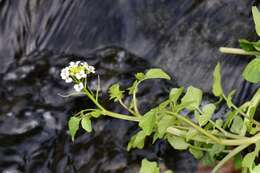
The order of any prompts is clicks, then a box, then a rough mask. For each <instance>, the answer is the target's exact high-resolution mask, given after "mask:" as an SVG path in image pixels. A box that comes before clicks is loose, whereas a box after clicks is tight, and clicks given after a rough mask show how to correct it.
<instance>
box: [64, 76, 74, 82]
mask: <svg viewBox="0 0 260 173" xmlns="http://www.w3.org/2000/svg"><path fill="white" fill-rule="evenodd" d="M72 81H73V80H72V78H70V77H68V78H66V79H65V82H66V83H71V82H72Z"/></svg>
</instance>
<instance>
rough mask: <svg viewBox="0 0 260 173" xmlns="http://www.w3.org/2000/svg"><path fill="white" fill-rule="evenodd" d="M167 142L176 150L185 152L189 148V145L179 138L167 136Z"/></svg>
mask: <svg viewBox="0 0 260 173" xmlns="http://www.w3.org/2000/svg"><path fill="white" fill-rule="evenodd" d="M167 140H168V142H169V143H170V144H171V146H172V147H173V148H175V149H176V150H186V149H187V148H188V147H189V144H188V143H187V142H186V141H185V139H184V138H182V137H179V136H171V135H169V136H167Z"/></svg>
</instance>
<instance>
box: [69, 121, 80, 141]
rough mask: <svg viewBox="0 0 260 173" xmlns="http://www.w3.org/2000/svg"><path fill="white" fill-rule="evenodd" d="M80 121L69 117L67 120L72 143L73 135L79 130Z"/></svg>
mask: <svg viewBox="0 0 260 173" xmlns="http://www.w3.org/2000/svg"><path fill="white" fill-rule="evenodd" d="M79 122H80V119H79V118H77V117H71V118H70V120H69V133H70V135H71V139H72V141H74V138H75V135H76V133H77V131H78V129H79Z"/></svg>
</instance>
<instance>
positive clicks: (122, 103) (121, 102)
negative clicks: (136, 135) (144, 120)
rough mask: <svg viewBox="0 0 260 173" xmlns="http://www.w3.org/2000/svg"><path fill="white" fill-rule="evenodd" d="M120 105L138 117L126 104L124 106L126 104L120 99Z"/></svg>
mask: <svg viewBox="0 0 260 173" xmlns="http://www.w3.org/2000/svg"><path fill="white" fill-rule="evenodd" d="M119 103H120V104H121V105H122V106H123V107H124V108H125V109H126V110H127V111H128V112H130V113H131V114H133V115H135V116H138V115H137V114H136V113H135V112H134V111H132V110H131V109H130V108H128V107H127V106H126V105H125V104H124V102H123V101H122V100H121V99H120V100H119Z"/></svg>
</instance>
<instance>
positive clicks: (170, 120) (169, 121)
mask: <svg viewBox="0 0 260 173" xmlns="http://www.w3.org/2000/svg"><path fill="white" fill-rule="evenodd" d="M174 122H175V118H174V117H173V116H170V115H164V116H163V117H162V118H161V119H160V120H159V122H158V124H157V126H158V137H159V138H162V137H163V136H164V134H165V132H166V130H167V128H168V127H170V126H172V125H174Z"/></svg>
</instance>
